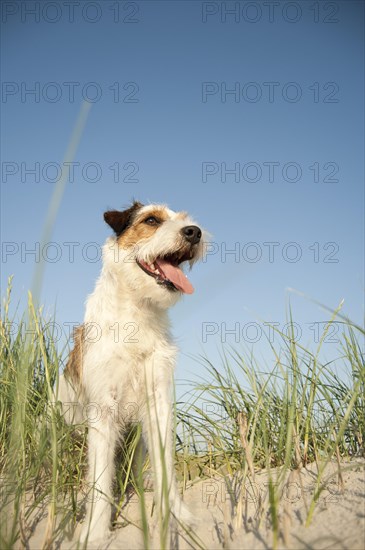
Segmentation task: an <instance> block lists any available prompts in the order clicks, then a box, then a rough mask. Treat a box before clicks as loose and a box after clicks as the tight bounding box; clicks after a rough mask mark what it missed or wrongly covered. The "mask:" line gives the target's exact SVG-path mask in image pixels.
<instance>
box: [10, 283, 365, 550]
mask: <svg viewBox="0 0 365 550" xmlns="http://www.w3.org/2000/svg"><path fill="white" fill-rule="evenodd" d="M10 304H11V281H10V282H9V288H8V291H7V295H6V297H5V299H4V304H3V308H2V319H1V324H0V331H1V348H0V420H1V422H0V483H1V501H0V516H1V522H0V547H1V548H12V547H14V546H15V545H16V544H18V542H19V541H20V542H21V543H22V544H24V545H26V544H27V539H28V538H29V536H30V535H31V529H32V525H33V522H34V521H35V518H36V517H37V515H38V516H39V515H40V514H41V513H43V514H44V513H46V514H47V518H48V523H47V530H46V533H45V535H44V540H43V547H44V548H48V547H49V546H50V545H51V544H52V542H53V541H57V540H59V539H61V538H62V537H63V536H64V534H65V531H66V529H67V530H69V529H70V526H71V527H72V526H74V525H75V524H76V522H77V521H78V520H79V519H80V518H81V517H82V506H83V503H84V502H85V500H86V499H87V498H88V491H89V489H90V488H88V487H86V486H85V482H84V480H85V478H86V476H85V469H86V453H85V446H86V439H85V433H84V431H82V430H78V429H77V427H76V428H75V427H72V426H68V425H66V424H65V422H64V421H63V419H62V417H61V414H60V411H59V408H58V406H57V404H56V403H55V398H54V388H55V387H57V381H58V373H59V372H60V371H61V370H62V367H63V365H64V360H65V358H66V356H67V351H68V349H66V348H65V349H58V348H57V346H56V344H55V339H54V334H53V332H52V327H54V326H55V325H54V324H53V323H49V322H47V320H45V319H44V317H43V314H42V311H41V310H37V309H36V308H35V306H34V304H33V301H32V297H31V295H29V302H28V309H27V311H26V312H25V314H24V315H23V317H22V318H21V319H20V320H19V316H17V318H16V323H15V319H13V318H11V316H10V310H11V307H10ZM337 315H338V312H337V311H336V312H334V313H333V315H332V317H331V318H330V319H329V321H328V325H327V330H329V329H330V327H331V324H332V323H333V322H335V320H336V319H337ZM336 322H338V320H337V321H336ZM343 327H344V332H343V337H342V341H341V344H340V347H339V350H338V351H339V353H338V358H337V359H336V360H334V361H332V362H329V363H323V362H321V360H320V351H321V346H322V342H323V340H322V341H321V342H319V344H318V346H317V349H316V350H315V351H311V350H307V349H305V348H303V347H302V346H300V345H299V344H298V343H297V342H296V341H295V339H294V334H292V333H289V335H284V334H281V333H280V338H281V342H280V345H278V346H277V347H274V346H272V353H273V358H274V362H273V367H272V368H271V369H266V370H265V369H263V367H262V365H261V364H259V363H258V362H257V361H256V360H255V357H254V356H253V355H252V354H245V353H243V352H241V351H239V350H237V349H233V348H224V349H222V353H221V361H220V364H219V365H218V364H215V365H214V364H212V362H210V361H209V359H207V358H200V359H199V361H200V363H201V365H202V366H203V367H204V373H205V375H204V376H203V378H202V379H200V380H198V381H197V382H191V391H190V394H189V399H187V400H186V401H184V403H180V404H178V406H177V411H176V414H177V435H178V438H177V439H178V445H177V454H176V464H177V470H178V477H179V479H180V481H182V485H183V488H184V487H186V485H187V483H188V481H194V479H195V480H196V479H201V478H204V477H210V476H213V475H220V476H223V478H224V479H226V481H227V483H231V482H232V480H233V479H234V477H235V476H237V475H238V476H240V480H241V485H240V487H241V489H240V491H241V497H243V498H244V496H245V495H244V494H243V493H244V482H245V480H247V479H250V480H252V481H254V478H255V473H257V471H258V469H261V468H266V469H267V471H268V474H269V480H270V483H269V491H268V500H267V503H266V504H264V503H263V502H261V501H258V502H257V508H258V514H257V517H258V521H260V518H262V515H263V511H264V506H267V510H268V511H269V514H270V517H271V520H272V525H273V531H274V541H273V545H274V546H275V545H276V544H277V540H278V533H279V519H278V510H279V506H280V498H281V492H282V488H283V485H284V483H285V482H286V480H287V475H288V473H290V472H298V471H300V470H301V469H302V468H304V467H305V466H306V465H307V464H308V463H311V462H314V463H316V464H317V480H316V491H315V493H314V496H313V499H312V501H311V502H309V503H308V508H307V524H310V522H311V520H312V518H313V514H314V512H315V508H316V503H317V501H318V498H319V495H320V492H321V490H322V476H323V472H324V468H325V465H326V463H327V462H329V461H331V460H336V461H339V460H340V459H341V458H343V457H347V458H352V457H355V456H364V453H365V450H364V444H365V362H364V355H363V350H362V349H361V346H360V343H361V342H362V340H363V337H364V331H363V330H362V329H361V328H359V327H357V326H354V325H352V324H351V323H350V322H345V321H344V322H343ZM197 360H198V359H197ZM340 371H341V372H342V375H341V376H339V375H338V372H340ZM139 437H140V431H139V430H138V428H137V429H136V430H135V431H134V432H132V433H131V434H130V436H129V440H128V444H127V445H126V446H125V447H124V449H123V450H122V452H121V455H120V457H119V468H118V493H119V495H120V496H119V500H118V499H117V500H116V503H117V512H120V511H121V509H122V507H123V505H124V503H125V501H126V496H127V493H128V489H127V483H128V482H129V481H132V483H133V484H134V490H135V491H136V492H137V493H138V494H139V497H140V501H141V509H142V536H143V537H144V544H145V546H146V547H148V545H149V539H148V527H147V513H146V506H145V500H144V491H143V482H142V477H141V475H139V474H135V475H133V469H132V460H133V457H134V455H135V454H136V453H137V452H138V451H137V443H138V440H139ZM160 454H161V455H163V453H162V452H161V453H160ZM166 494H167V493H165V494H164V498H166ZM235 505H236V526H237V527H239V526H241V525H242V522H243V509H242V498H241V499H237V502H236V503H235ZM160 544H161V547H168V545H169V543H168V525H167V523H166V522H165V523H162V525H161V540H160ZM191 544H192V546H193V547H203V546H202V544H201V541H198V539H196V540H195V541H193V542H192V543H191Z"/></svg>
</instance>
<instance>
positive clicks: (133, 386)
mask: <svg viewBox="0 0 365 550" xmlns="http://www.w3.org/2000/svg"><path fill="white" fill-rule="evenodd" d="M104 219H105V221H106V222H107V223H108V224H109V225H110V227H111V228H112V229H113V231H114V236H113V237H109V238H108V239H107V241H106V243H105V245H104V247H103V267H102V271H101V275H100V277H99V279H98V281H97V283H96V286H95V290H94V292H93V293H92V294H91V295H90V296H89V298H88V300H87V303H86V312H85V319H84V324H83V325H81V326H79V327H78V328H77V329H76V331H75V334H74V348H73V350H72V351H71V354H70V357H69V360H68V364H67V366H66V369H65V372H64V374H63V375H62V376H61V377H60V382H59V394H58V398H59V400H60V401H61V402H62V407H63V411H64V413H65V418H66V420H67V421H68V422H69V423H81V422H83V421H84V420H85V418H86V419H87V421H88V486H89V487H93V488H94V498H90V499H89V503H88V505H87V511H86V519H85V523H84V526H83V529H82V533H81V540H82V541H85V540H89V541H102V540H105V539H106V538H107V537H108V536H109V534H110V524H111V511H112V508H111V502H112V492H113V491H112V489H113V480H114V475H115V465H114V457H115V450H116V446H117V444H118V442H120V440H121V439H122V437H123V433H124V432H125V430H126V428H127V425H128V424H129V423H130V421H131V417H130V412H131V410H133V413H136V414H134V416H135V417H137V418H133V421H135V420H137V421H140V422H141V423H142V434H143V441H144V442H145V444H146V446H147V448H148V450H149V455H150V460H151V464H152V469H153V472H154V491H155V500H156V501H157V502H158V503H160V504H161V502H162V504H163V503H164V502H166V495H163V494H162V492H163V491H162V487H163V481H164V483H165V486H166V482H167V487H168V501H169V507H170V510H171V512H172V514H173V515H174V516H175V517H176V518H178V519H179V520H181V521H183V522H186V523H188V524H189V523H190V522H191V519H192V516H191V514H190V512H189V511H188V509H187V508H186V507H185V505H184V504H183V502H182V501H181V498H180V495H179V493H178V489H177V484H176V480H175V474H174V461H173V460H174V459H173V454H174V453H173V448H174V446H173V407H172V401H173V371H174V365H175V357H176V352H177V349H176V347H175V345H174V343H173V341H172V338H171V335H170V330H169V320H168V315H167V309H168V308H169V307H170V306H172V305H174V304H175V303H176V302H177V301H178V299H179V298H180V297H181V296H182V294H191V293H192V292H193V291H194V289H193V287H192V285H191V283H190V281H189V280H188V278H187V277H186V275H185V274H184V273H183V271H182V268H181V266H182V265H184V264H190V267H191V266H192V265H193V264H194V263H195V262H196V261H197V260H198V259H200V258H201V257H202V256H203V253H204V246H205V242H204V241H205V238H204V235H203V232H202V230H201V229H200V227H198V226H197V225H196V224H195V222H194V221H193V220H192V219H191V218H190V217H189V216H188V214H186V213H185V212H174V211H172V210H170V209H169V208H167V207H166V206H165V205H157V204H150V205H147V206H144V205H142V204H141V203H139V202H134V203H133V204H132V206H131V207H130V208H128V209H127V210H124V211H117V210H113V211H108V212H105V214H104ZM165 508H166V507H165ZM162 510H163V512H162V513H167V510H166V509H164V507H163V506H162Z"/></svg>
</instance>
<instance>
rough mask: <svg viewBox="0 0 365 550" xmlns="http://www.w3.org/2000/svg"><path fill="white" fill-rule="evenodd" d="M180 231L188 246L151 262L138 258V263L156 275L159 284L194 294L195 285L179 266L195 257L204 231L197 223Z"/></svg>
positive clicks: (146, 271)
mask: <svg viewBox="0 0 365 550" xmlns="http://www.w3.org/2000/svg"><path fill="white" fill-rule="evenodd" d="M180 233H181V235H182V236H183V237H184V239H185V241H186V243H187V246H184V247H183V248H182V249H181V250H178V251H176V252H175V253H174V254H167V255H165V256H161V257H158V258H156V259H155V260H154V261H153V262H152V263H150V264H148V263H147V262H145V261H143V260H137V265H138V266H139V267H140V268H141V269H142V270H143V271H144V272H145V273H147V275H150V276H151V277H154V279H155V280H156V283H157V284H159V285H163V286H165V287H166V288H167V289H168V290H172V291H180V292H183V293H185V294H192V293H193V292H194V288H193V285H192V284H191V283H190V281H189V279H188V278H187V276H186V275H185V273H183V271H182V270H181V269H180V267H179V266H180V264H182V263H183V262H186V261H189V260H192V259H193V258H194V255H195V253H196V250H197V245H198V244H199V242H200V239H201V236H202V232H201V229H200V227H198V226H197V225H187V226H185V227H183V228H182V229H181V230H180Z"/></svg>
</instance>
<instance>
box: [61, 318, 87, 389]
mask: <svg viewBox="0 0 365 550" xmlns="http://www.w3.org/2000/svg"><path fill="white" fill-rule="evenodd" d="M73 339H74V347H73V349H72V351H71V353H70V356H69V358H68V362H67V365H66V368H65V376H66V378H68V379H70V380H71V381H72V382H73V383H74V384H79V382H80V381H81V376H82V359H83V351H84V342H85V327H84V325H80V326H79V327H76V328H75V329H74V332H73Z"/></svg>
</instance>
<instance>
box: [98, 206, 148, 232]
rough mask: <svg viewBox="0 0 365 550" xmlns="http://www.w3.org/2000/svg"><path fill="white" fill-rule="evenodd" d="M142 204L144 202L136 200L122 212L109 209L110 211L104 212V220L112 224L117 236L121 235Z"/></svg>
mask: <svg viewBox="0 0 365 550" xmlns="http://www.w3.org/2000/svg"><path fill="white" fill-rule="evenodd" d="M142 206H143V204H141V203H140V202H137V201H134V203H133V204H132V206H131V207H130V208H128V209H127V210H123V211H122V212H120V211H119V210H108V212H105V213H104V220H105V221H106V223H107V224H108V225H110V227H111V228H112V229H113V231H114V232H115V234H116V235H117V237H119V235H121V234H122V233H123V231H125V230H126V229H127V227H129V225H130V224H131V222H132V219H133V216H134V214H135V212H136V211H137V210H139V209H140V208H142Z"/></svg>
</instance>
